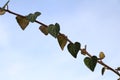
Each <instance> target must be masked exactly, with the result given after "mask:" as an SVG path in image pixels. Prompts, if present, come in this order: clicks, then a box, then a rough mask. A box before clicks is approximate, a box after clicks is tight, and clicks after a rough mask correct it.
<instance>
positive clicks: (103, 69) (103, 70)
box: [101, 67, 106, 75]
mask: <svg viewBox="0 0 120 80" xmlns="http://www.w3.org/2000/svg"><path fill="white" fill-rule="evenodd" d="M105 69H106V68H105V67H103V68H102V70H101V74H102V75H104V73H105Z"/></svg>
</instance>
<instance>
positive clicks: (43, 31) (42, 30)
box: [39, 26, 48, 35]
mask: <svg viewBox="0 0 120 80" xmlns="http://www.w3.org/2000/svg"><path fill="white" fill-rule="evenodd" d="M39 29H40V31H41V32H42V33H44V34H45V35H48V27H45V26H40V27H39Z"/></svg>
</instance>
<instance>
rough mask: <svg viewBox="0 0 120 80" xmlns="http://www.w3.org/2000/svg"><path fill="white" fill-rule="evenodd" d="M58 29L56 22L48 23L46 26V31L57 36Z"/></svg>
mask: <svg viewBox="0 0 120 80" xmlns="http://www.w3.org/2000/svg"><path fill="white" fill-rule="evenodd" d="M59 31H60V26H59V24H58V23H56V24H55V25H53V24H50V25H49V27H48V33H50V34H51V35H52V36H53V37H55V38H56V37H57V36H58V34H59Z"/></svg>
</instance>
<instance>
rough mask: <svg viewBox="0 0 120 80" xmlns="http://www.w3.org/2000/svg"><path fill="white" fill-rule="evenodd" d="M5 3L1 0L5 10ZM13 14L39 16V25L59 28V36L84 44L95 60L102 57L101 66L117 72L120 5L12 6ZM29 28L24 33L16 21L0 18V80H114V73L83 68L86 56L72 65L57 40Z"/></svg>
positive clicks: (68, 1) (81, 1)
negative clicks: (106, 65)
mask: <svg viewBox="0 0 120 80" xmlns="http://www.w3.org/2000/svg"><path fill="white" fill-rule="evenodd" d="M6 1H7V0H0V6H3V5H4V3H5V2H6ZM9 9H10V10H12V11H14V12H17V13H20V14H22V15H28V14H29V13H34V12H36V11H40V12H41V13H42V15H41V16H40V17H38V18H37V20H39V21H41V22H44V23H45V24H48V25H49V24H51V23H53V24H54V23H56V22H58V23H59V24H60V26H61V27H60V28H61V31H60V32H61V33H64V34H66V35H67V36H68V38H70V40H72V41H73V42H76V41H78V42H80V43H81V44H82V47H84V45H86V44H87V50H88V52H90V53H91V54H92V55H97V56H98V55H99V52H100V51H103V52H104V53H105V55H106V57H105V59H104V60H103V61H104V62H105V63H106V64H108V65H110V66H111V67H113V68H116V67H118V66H120V63H119V57H120V54H119V52H120V47H119V45H120V43H119V41H120V38H119V34H120V31H119V30H120V22H119V21H120V1H119V0H74V1H73V0H59V1H58V0H48V1H44V0H36V1H35V0H30V1H27V0H26V1H24V0H20V1H19V0H11V1H10V3H9ZM39 26H40V25H39V24H36V23H30V24H29V26H28V27H27V28H26V29H25V31H22V30H21V28H20V27H19V25H18V24H17V22H16V20H15V16H14V15H11V14H9V13H6V14H5V15H3V16H0V80H88V79H89V80H98V79H99V80H108V79H111V80H116V79H117V78H118V76H117V75H115V74H114V73H113V72H111V71H106V72H105V74H104V76H102V75H101V68H102V66H101V65H99V64H97V67H96V69H95V72H91V71H90V70H89V69H88V68H87V67H86V66H85V65H84V63H83V59H84V57H85V56H83V55H81V54H79V55H78V58H77V59H74V58H73V57H72V56H71V55H70V54H69V52H68V51H67V48H66V47H65V49H64V51H62V50H61V49H60V47H59V45H58V43H57V40H56V39H54V38H53V37H51V36H50V35H48V36H45V35H43V34H42V33H41V32H40V31H39V29H38V28H39Z"/></svg>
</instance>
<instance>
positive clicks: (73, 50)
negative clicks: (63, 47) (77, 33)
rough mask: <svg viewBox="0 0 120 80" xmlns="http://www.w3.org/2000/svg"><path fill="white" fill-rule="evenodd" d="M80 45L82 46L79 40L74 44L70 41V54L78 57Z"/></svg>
mask: <svg viewBox="0 0 120 80" xmlns="http://www.w3.org/2000/svg"><path fill="white" fill-rule="evenodd" d="M80 47H81V44H80V43H79V42H75V43H74V44H73V43H69V44H68V46H67V48H68V51H69V52H70V54H71V55H72V56H73V57H74V58H76V57H77V54H78V51H79V50H80Z"/></svg>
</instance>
